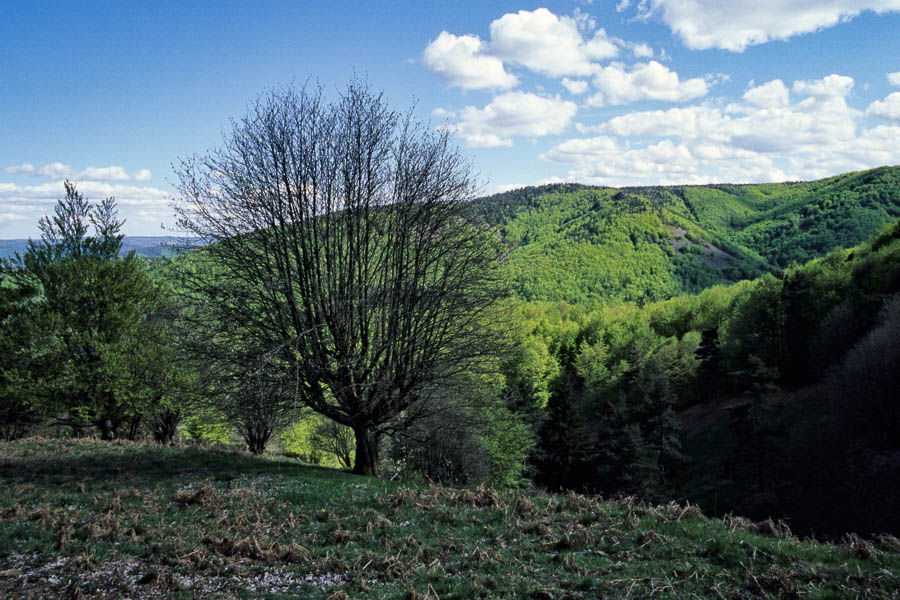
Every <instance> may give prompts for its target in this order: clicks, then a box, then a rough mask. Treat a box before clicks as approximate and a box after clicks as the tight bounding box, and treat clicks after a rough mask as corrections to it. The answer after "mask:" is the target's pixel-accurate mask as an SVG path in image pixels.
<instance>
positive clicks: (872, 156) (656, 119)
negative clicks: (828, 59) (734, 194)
mask: <svg viewBox="0 0 900 600" xmlns="http://www.w3.org/2000/svg"><path fill="white" fill-rule="evenodd" d="M852 86H853V80H852V79H851V78H849V77H841V76H838V75H830V76H828V77H825V78H823V79H820V80H812V81H800V82H795V83H794V84H793V85H792V86H791V87H790V91H789V88H788V86H787V85H785V84H784V82H782V81H780V80H773V81H770V82H768V83H765V84H762V85H759V86H753V85H751V87H750V88H749V89H748V90H747V91H746V92H745V93H744V96H743V99H742V101H739V102H734V103H732V104H728V105H721V104H720V103H715V102H706V103H703V104H700V105H695V106H687V107H677V108H670V109H668V110H653V111H637V112H632V113H627V114H624V115H620V116H617V117H615V118H612V119H610V120H608V121H606V122H605V123H602V124H600V125H593V126H590V127H586V126H579V127H578V130H579V131H580V132H582V133H583V134H588V135H593V137H586V138H580V139H573V140H566V141H564V142H562V143H560V144H558V145H557V146H556V147H554V148H553V149H552V150H550V151H549V152H546V153H544V154H543V155H542V158H543V159H544V160H548V161H553V162H559V163H564V164H569V165H571V170H570V171H569V179H570V180H571V179H575V180H579V181H585V182H590V183H600V184H606V185H628V184H631V183H658V184H664V183H677V182H680V183H701V182H703V181H704V180H705V181H718V182H722V181H730V182H737V183H740V182H753V181H784V180H792V179H810V178H817V177H826V176H829V175H834V174H836V173H841V172H846V171H852V170H859V169H866V168H871V167H874V166H878V165H883V164H897V163H900V147H898V145H897V143H896V140H897V139H900V127H897V126H886V125H881V126H878V127H874V128H871V129H862V125H863V119H862V117H863V112H862V111H859V110H856V109H854V108H851V107H850V106H848V104H847V102H846V98H845V96H846V94H848V93H849V91H850V89H851V88H852ZM895 98H896V99H895ZM894 103H896V104H894ZM895 109H896V110H897V112H896V113H894V112H893V110H895ZM882 113H883V114H882ZM866 114H870V115H874V116H881V117H882V118H887V119H889V120H892V121H894V122H897V123H900V92H898V93H896V94H891V96H888V98H886V99H885V101H884V102H876V103H873V104H872V105H871V106H870V107H869V110H868V111H867V113H866ZM892 117H896V118H892ZM620 156H627V157H629V160H633V161H634V163H633V165H632V164H630V163H629V162H627V161H623V160H621V158H619V157H620ZM601 163H602V164H601ZM667 164H668V165H669V166H666V165H667Z"/></svg>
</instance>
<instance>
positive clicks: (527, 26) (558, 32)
mask: <svg viewBox="0 0 900 600" xmlns="http://www.w3.org/2000/svg"><path fill="white" fill-rule="evenodd" d="M589 26H590V25H589ZM491 48H492V50H493V52H494V53H495V54H496V55H497V56H499V57H501V58H503V59H505V60H508V61H510V62H515V63H518V64H520V65H523V66H525V67H527V68H528V69H531V70H532V71H534V72H536V73H540V74H542V75H548V76H550V77H562V76H564V75H577V76H582V77H583V76H586V75H590V74H591V73H592V72H593V71H594V68H595V65H594V64H593V61H596V60H606V59H610V58H613V57H615V56H616V55H618V53H619V49H618V46H617V45H616V43H615V40H613V39H611V38H610V37H609V36H607V34H606V32H605V31H604V30H603V29H599V30H597V31H596V32H594V35H593V37H591V39H589V40H585V39H584V38H583V37H582V35H581V31H580V30H579V21H578V20H576V19H574V18H572V17H566V16H563V17H558V16H556V15H555V14H553V13H552V12H550V11H549V10H547V9H546V8H539V9H537V10H535V11H531V12H529V11H526V10H520V11H519V12H518V13H508V14H506V15H503V16H502V17H500V18H499V19H497V20H495V21H494V22H493V23H491Z"/></svg>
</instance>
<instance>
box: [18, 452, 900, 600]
mask: <svg viewBox="0 0 900 600" xmlns="http://www.w3.org/2000/svg"><path fill="white" fill-rule="evenodd" d="M898 589H900V540H897V539H896V538H894V537H891V536H880V537H876V538H874V539H871V540H863V539H861V538H859V537H856V536H853V535H847V536H845V537H844V538H843V539H842V540H841V541H840V542H839V543H837V544H827V543H819V542H814V541H800V540H798V539H796V538H795V537H794V536H793V535H792V534H791V533H790V531H789V529H788V528H787V527H786V526H785V525H784V524H782V523H776V522H772V521H763V522H757V523H754V522H751V521H749V520H747V519H743V518H741V517H736V516H726V517H725V518H723V519H709V518H706V517H704V516H703V515H702V514H701V513H700V511H699V510H698V509H697V508H696V507H693V506H681V505H678V504H675V503H670V504H667V505H661V506H650V505H645V504H641V503H639V502H637V501H635V500H634V499H633V498H618V499H613V500H601V499H599V498H596V497H590V496H582V495H577V494H568V495H550V494H546V493H543V492H532V491H522V490H513V491H506V492H502V493H501V492H497V491H495V490H492V489H489V488H484V487H481V488H476V489H450V488H441V487H434V486H430V487H429V486H415V485H410V484H408V483H405V484H399V483H396V482H391V481H388V480H378V479H371V478H363V477H357V476H353V475H350V474H347V473H344V472H341V471H338V470H333V469H325V468H319V467H312V466H307V465H304V464H301V463H298V462H297V461H295V460H293V459H286V458H280V457H263V458H254V457H251V456H250V455H249V454H245V453H241V452H236V451H233V450H227V449H212V448H199V447H175V446H170V447H160V446H156V445H150V444H139V443H132V442H111V443H110V442H100V441H95V440H86V439H75V440H55V439H54V440H51V439H42V438H29V439H25V440H20V441H15V442H3V443H0V597H8V598H268V599H276V598H322V599H326V598H327V599H331V600H338V599H343V598H397V599H401V598H402V599H408V600H412V599H425V598H431V599H435V600H437V599H441V600H447V599H450V598H460V599H462V598H541V599H561V598H597V597H630V598H648V597H653V598H697V597H700V598H747V597H763V598H766V597H770V598H782V597H798V598H892V597H896V596H897V593H898V592H897V590H898Z"/></svg>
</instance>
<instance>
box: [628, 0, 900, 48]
mask: <svg viewBox="0 0 900 600" xmlns="http://www.w3.org/2000/svg"><path fill="white" fill-rule="evenodd" d="M629 4H630V2H624V1H623V2H620V4H619V7H618V8H620V10H624V9H625V8H627V7H628V6H629ZM636 6H637V11H638V14H639V15H640V16H641V17H642V18H645V19H651V18H652V19H659V20H660V21H662V22H663V23H665V24H666V25H667V26H668V27H669V28H670V29H671V30H672V31H673V32H674V33H675V34H676V35H678V37H680V38H681V40H682V42H684V44H685V46H687V47H688V48H691V49H694V50H705V49H709V48H722V49H724V50H731V51H734V52H743V51H744V49H745V48H747V46H752V45H754V44H763V43H765V42H768V41H770V40H786V39H788V38H790V37H792V36H795V35H799V34H803V33H810V32H813V31H816V30H819V29H822V28H825V27H832V26H834V25H836V24H838V23H840V22H842V21H847V20H850V19H852V18H853V17H855V16H857V15H858V14H860V13H861V12H862V11H865V10H872V11H875V12H878V13H882V12H893V11H900V0H828V1H825V2H823V1H817V0H802V1H800V2H798V1H797V0H759V1H757V2H746V1H744V2H722V1H721V0H642V1H641V2H639V3H638V4H637V5H636Z"/></svg>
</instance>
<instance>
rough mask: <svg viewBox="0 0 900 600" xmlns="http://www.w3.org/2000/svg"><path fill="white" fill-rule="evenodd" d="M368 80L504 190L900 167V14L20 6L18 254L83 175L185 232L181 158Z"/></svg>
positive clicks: (699, 2) (4, 213)
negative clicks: (285, 106) (261, 106)
mask: <svg viewBox="0 0 900 600" xmlns="http://www.w3.org/2000/svg"><path fill="white" fill-rule="evenodd" d="M722 7H724V8H722ZM354 72H355V73H357V74H364V75H366V76H367V77H368V79H369V81H370V83H371V84H372V85H373V87H375V88H378V89H382V90H384V92H385V94H386V96H387V98H388V99H389V101H390V103H391V104H392V106H394V107H395V108H397V109H405V108H408V107H409V106H410V105H411V104H412V103H413V102H415V106H416V108H415V110H416V113H417V115H418V116H419V117H421V118H423V119H430V120H431V121H432V123H433V124H434V125H435V126H436V127H437V126H449V127H452V128H453V129H454V131H456V132H457V139H458V142H459V145H460V146H461V147H462V148H463V150H464V152H466V153H467V154H468V155H470V156H471V158H472V160H473V163H474V164H475V166H476V168H477V170H478V171H479V172H480V174H481V179H482V181H483V183H484V190H485V192H486V193H490V192H496V191H501V190H506V189H510V188H514V187H520V186H524V185H534V184H540V183H547V182H554V181H576V182H582V183H592V184H604V185H644V184H670V183H673V184H674V183H710V182H765V181H784V180H799V179H816V178H819V177H824V176H828V175H833V174H837V173H841V172H845V171H850V170H858V169H864V168H870V167H875V166H879V165H884V164H898V163H900V0H852V1H851V0H827V1H826V0H790V1H788V0H752V1H751V0H733V1H732V2H728V3H724V2H721V1H719V0H632V1H630V2H629V1H628V0H610V1H606V2H604V1H601V0H595V1H594V2H587V1H569V2H539V3H535V2H517V3H511V2H479V1H475V2H469V1H466V0H458V1H455V2H421V1H409V2H397V1H394V2H379V1H376V0H372V1H369V2H339V1H330V2H324V1H323V2H319V1H315V0H308V1H291V2H279V1H275V0H263V1H260V2H253V3H250V2H224V1H223V2H184V1H180V2H163V1H159V2H136V1H134V2H132V1H124V2H123V1H116V2H99V1H94V2H83V3H82V2H40V1H34V2H3V3H0V238H21V237H29V236H36V235H37V234H38V231H37V226H36V225H37V221H38V219H39V218H40V216H41V215H43V214H45V213H47V212H48V211H50V210H52V205H53V203H54V202H55V200H56V199H57V198H59V197H61V196H62V194H63V186H62V182H63V181H64V180H65V179H66V178H68V179H70V180H71V181H75V182H76V183H77V184H78V187H79V189H80V190H81V191H83V192H84V193H85V195H86V196H88V197H89V198H90V199H92V200H100V199H102V198H104V197H106V196H115V197H116V199H117V200H118V202H119V207H120V214H121V216H123V217H125V218H126V225H125V232H126V233H127V234H130V235H165V234H166V233H167V232H166V231H164V230H163V229H162V228H161V226H162V225H166V226H172V219H171V212H172V211H171V208H170V203H171V200H172V197H173V196H175V195H177V190H176V188H175V182H174V176H173V173H172V168H171V164H172V163H173V162H176V161H177V160H178V158H179V157H183V156H187V155H190V154H193V153H202V152H203V151H205V150H206V149H208V148H211V147H214V146H216V145H217V144H218V143H219V142H220V141H221V136H222V132H223V131H225V130H226V129H227V128H228V125H229V119H231V118H237V117H240V116H242V115H243V114H244V112H245V110H246V107H247V105H248V104H249V103H251V102H252V101H253V100H254V99H255V98H256V97H257V96H258V95H259V94H260V93H262V92H264V91H265V89H266V88H268V87H271V86H278V85H283V84H289V83H291V82H295V83H297V84H302V83H303V82H305V81H307V80H311V81H318V82H319V83H320V84H322V85H323V86H324V87H325V89H326V90H329V91H332V90H335V89H337V88H340V87H342V86H343V85H344V84H345V83H346V82H347V81H348V80H349V79H350V78H352V77H353V74H354Z"/></svg>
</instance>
